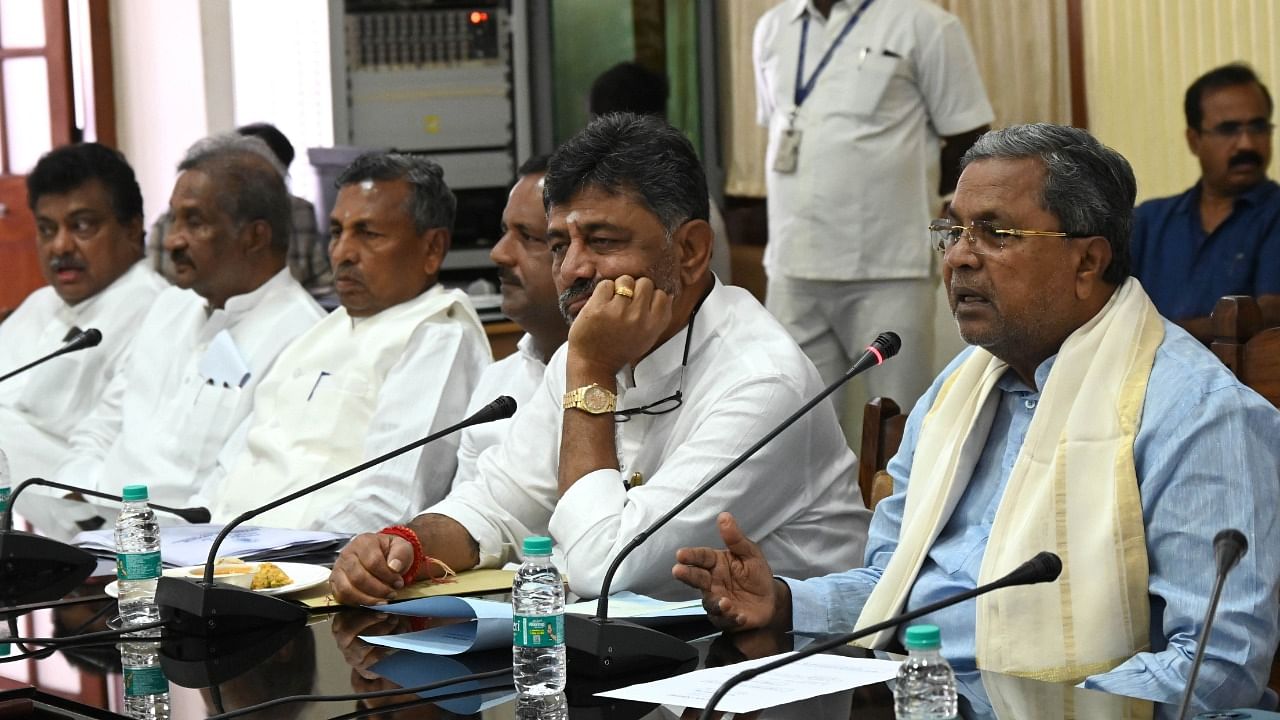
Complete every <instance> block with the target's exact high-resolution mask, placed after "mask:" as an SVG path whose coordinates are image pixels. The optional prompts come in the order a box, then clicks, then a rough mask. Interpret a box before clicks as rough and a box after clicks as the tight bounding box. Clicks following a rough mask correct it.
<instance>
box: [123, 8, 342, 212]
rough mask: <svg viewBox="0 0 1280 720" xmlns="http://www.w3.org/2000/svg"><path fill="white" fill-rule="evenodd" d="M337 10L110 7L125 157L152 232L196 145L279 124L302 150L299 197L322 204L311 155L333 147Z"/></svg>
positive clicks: (296, 177)
mask: <svg viewBox="0 0 1280 720" xmlns="http://www.w3.org/2000/svg"><path fill="white" fill-rule="evenodd" d="M329 12H330V8H329V3H320V2H310V1H300V0H289V1H285V0H281V1H279V2H270V3H266V2H261V1H260V0H117V2H113V3H111V42H112V48H113V58H112V59H113V68H114V72H115V100H116V122H117V128H118V129H117V133H118V140H119V147H120V150H121V152H123V153H124V154H125V156H126V157H127V158H129V162H130V164H132V165H133V169H134V171H135V172H136V173H137V175H138V184H139V185H141V186H142V198H143V203H144V207H145V209H146V217H147V223H148V225H149V224H150V223H151V222H152V221H154V220H155V218H156V217H158V216H159V215H160V214H161V213H162V212H163V211H164V210H165V209H166V208H167V207H168V205H169V194H170V192H171V191H172V189H173V181H174V178H175V172H174V168H175V167H176V166H177V164H178V161H179V160H180V159H181V158H182V154H183V153H184V152H185V151H186V149H187V147H188V146H190V145H191V143H193V142H195V141H196V140H198V139H200V138H202V137H205V136H206V135H210V134H213V133H218V132H225V131H227V130H231V129H233V128H235V127H236V126H237V125H243V124H245V123H249V122H255V121H267V122H272V123H274V124H275V125H276V126H278V127H279V128H280V129H281V131H283V132H284V134H285V135H286V136H288V138H289V140H290V141H291V142H292V143H293V145H294V148H295V149H296V150H297V155H298V156H297V158H296V159H295V160H294V162H293V166H292V168H291V170H292V173H291V174H292V176H293V177H292V182H291V183H290V184H291V187H292V189H293V192H294V194H296V195H301V196H302V197H307V198H315V197H316V196H317V194H318V193H317V192H316V185H315V178H314V175H313V174H312V172H311V166H310V164H309V163H308V161H307V152H306V149H307V148H308V147H315V146H329V145H332V144H333V102H332V92H331V88H330V71H329Z"/></svg>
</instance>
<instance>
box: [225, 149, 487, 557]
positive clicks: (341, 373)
mask: <svg viewBox="0 0 1280 720" xmlns="http://www.w3.org/2000/svg"><path fill="white" fill-rule="evenodd" d="M337 185H338V188H339V189H338V199H337V202H336V203H335V204H334V207H333V212H332V213H331V214H330V216H329V238H330V240H329V256H330V259H331V260H332V264H333V270H334V287H335V289H336V290H337V291H338V298H339V299H340V300H341V301H342V307H340V308H338V309H337V310H335V311H334V312H333V313H332V314H330V315H329V317H327V318H325V319H324V320H323V321H322V322H321V323H320V324H318V325H316V326H315V327H314V328H312V329H311V330H310V331H308V332H307V333H306V334H304V335H303V336H302V337H300V338H298V339H297V341H296V342H294V343H293V345H291V346H289V348H288V349H287V350H285V351H284V353H282V354H281V355H280V360H279V361H278V362H277V363H276V366H275V367H274V368H272V370H271V373H270V374H269V375H268V376H267V378H266V379H265V380H263V382H262V385H261V386H260V387H259V388H258V390H257V392H256V393H255V394H254V400H253V416H252V417H250V418H249V420H248V421H247V434H245V435H243V436H242V435H241V434H240V433H237V438H236V439H235V440H233V441H232V442H231V443H229V444H228V447H227V449H226V450H225V452H224V454H223V456H222V462H223V464H224V466H225V467H228V468H230V471H229V472H228V474H227V475H226V477H225V480H224V481H223V482H222V483H221V485H220V486H219V487H218V488H217V490H216V491H215V492H214V493H212V497H211V499H212V500H213V503H212V505H211V509H212V510H213V519H214V521H215V522H227V521H229V520H231V519H232V518H234V517H235V516H236V515H239V514H240V513H242V512H244V511H245V510H248V509H250V508H253V507H255V506H257V505H261V504H262V503H264V502H267V501H269V500H273V499H275V498H278V497H282V496H284V495H287V494H289V493H291V492H294V491H296V490H300V489H301V488H303V487H305V486H307V485H310V484H312V483H314V482H317V481H319V480H322V479H324V478H326V477H328V476H330V475H334V474H337V473H339V472H341V471H343V470H346V469H348V468H351V467H354V466H356V465H359V464H360V463H361V462H363V461H365V460H368V459H370V458H373V457H377V456H379V455H383V454H385V453H387V452H389V451H391V450H394V449H396V448H398V447H401V446H403V445H407V444H409V443H411V442H413V441H414V440H417V439H418V438H420V437H423V436H425V435H428V434H430V433H433V432H436V431H437V430H442V429H444V428H446V427H448V426H450V425H453V424H455V423H457V422H459V421H460V420H462V419H463V418H464V417H465V416H466V408H467V401H468V400H469V399H470V398H471V391H472V389H473V388H474V387H475V385H476V381H477V380H478V379H479V377H480V373H481V372H482V371H483V369H484V368H485V366H486V365H488V364H489V362H490V360H491V355H490V353H489V341H488V339H487V338H486V337H485V332H484V326H482V325H481V324H480V319H479V318H478V317H477V316H476V313H475V310H474V309H473V308H472V307H471V302H470V301H469V300H468V299H467V296H466V294H465V293H463V292H461V291H459V290H446V289H445V288H443V287H442V286H440V285H438V284H437V283H436V276H437V275H438V274H439V272H440V264H441V263H442V262H443V261H444V256H445V253H446V252H448V250H449V241H450V237H451V233H452V230H453V219H454V214H455V212H456V207H457V201H456V199H455V198H454V196H453V192H452V191H451V190H449V186H448V185H446V184H445V182H444V171H443V170H441V169H440V166H439V165H437V164H435V163H434V162H431V161H430V160H427V159H426V158H422V157H414V156H409V155H401V154H398V153H367V154H365V155H362V156H360V157H359V158H357V159H356V160H355V161H354V162H353V163H351V165H349V166H348V167H347V168H346V169H345V170H343V171H342V174H341V175H340V176H339V177H338V181H337ZM241 438H243V442H240V440H241ZM237 446H239V447H237ZM457 452H458V436H457V434H453V435H449V436H447V437H444V438H441V439H440V440H437V441H436V442H433V443H431V444H428V445H426V446H424V447H422V448H419V449H417V450H415V451H413V452H409V453H406V454H404V455H401V456H399V457H396V458H394V459H392V460H388V461H387V462H384V463H382V464H381V465H378V466H376V467H374V468H371V469H369V470H367V471H365V472H364V473H361V474H360V475H359V476H357V477H352V478H350V479H348V480H346V481H345V482H340V483H336V484H334V485H330V486H329V487H327V488H324V489H322V490H320V491H318V492H315V493H312V494H310V495H308V496H307V497H305V498H301V499H299V500H297V501H296V502H293V503H289V504H286V505H284V506H282V507H279V508H276V509H275V510H272V511H271V512H268V513H265V514H263V515H261V516H259V517H258V519H257V520H256V521H255V522H257V523H258V524H261V525H269V526H274V527H287V528H299V529H323V530H332V531H336V532H356V531H358V530H361V529H363V528H367V527H369V526H371V525H376V524H386V523H396V522H400V521H402V520H407V519H409V518H410V517H412V516H413V513H414V512H415V511H416V510H418V509H419V508H422V507H424V506H425V505H426V504H428V503H432V502H435V501H436V500H439V499H440V498H442V497H444V496H445V494H446V493H448V492H449V487H450V483H451V482H452V481H453V474H454V469H455V467H456V463H457Z"/></svg>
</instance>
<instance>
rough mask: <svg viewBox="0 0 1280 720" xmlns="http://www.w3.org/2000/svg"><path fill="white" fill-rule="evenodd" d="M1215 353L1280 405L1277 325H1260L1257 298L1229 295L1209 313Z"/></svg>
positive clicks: (1279, 329)
mask: <svg viewBox="0 0 1280 720" xmlns="http://www.w3.org/2000/svg"><path fill="white" fill-rule="evenodd" d="M1211 318H1212V323H1213V343H1212V344H1211V345H1210V347H1211V348H1212V349H1213V352H1214V354H1216V355H1217V356H1218V358H1219V359H1221V360H1222V362H1223V363H1224V364H1225V365H1226V366H1227V367H1228V368H1230V369H1231V372H1233V373H1235V374H1236V377H1238V378H1240V382H1242V383H1244V384H1245V385H1248V386H1249V387H1251V388H1253V389H1254V390H1255V391H1257V393H1258V394H1259V395H1261V396H1262V397H1264V398H1266V399H1267V400H1268V401H1269V402H1270V403H1271V404H1272V405H1275V406H1276V407H1277V408H1280V327H1272V328H1265V329H1264V328H1263V327H1262V312H1261V311H1260V310H1259V309H1258V302H1257V300H1255V299H1253V298H1252V297H1250V296H1248V295H1228V296H1226V297H1224V298H1221V299H1219V300H1218V304H1217V305H1215V306H1214V308H1213V315H1212V316H1211Z"/></svg>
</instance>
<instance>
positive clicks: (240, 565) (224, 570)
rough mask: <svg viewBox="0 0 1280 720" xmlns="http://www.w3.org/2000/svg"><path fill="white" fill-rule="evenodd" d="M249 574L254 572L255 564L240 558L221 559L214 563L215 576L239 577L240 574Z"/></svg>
mask: <svg viewBox="0 0 1280 720" xmlns="http://www.w3.org/2000/svg"><path fill="white" fill-rule="evenodd" d="M249 572H253V564H252V563H247V562H245V561H243V560H241V559H240V558H238V557H220V558H218V559H217V560H214V561H213V574H214V575H215V576H222V575H239V574H240V573H249Z"/></svg>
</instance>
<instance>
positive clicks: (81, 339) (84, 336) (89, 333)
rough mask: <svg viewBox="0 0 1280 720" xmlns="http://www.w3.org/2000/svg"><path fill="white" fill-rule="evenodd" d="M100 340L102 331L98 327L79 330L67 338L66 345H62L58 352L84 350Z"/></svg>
mask: <svg viewBox="0 0 1280 720" xmlns="http://www.w3.org/2000/svg"><path fill="white" fill-rule="evenodd" d="M100 342H102V331H101V330H99V329H98V328H89V329H88V330H81V331H80V332H79V333H78V334H76V336H75V337H73V338H71V339H70V340H68V341H67V344H66V345H63V346H62V349H61V350H59V351H58V354H59V355H61V354H62V353H69V352H75V351H76V350H84V349H85V348H91V347H94V346H95V345H97V344H98V343H100Z"/></svg>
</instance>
